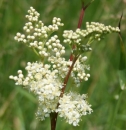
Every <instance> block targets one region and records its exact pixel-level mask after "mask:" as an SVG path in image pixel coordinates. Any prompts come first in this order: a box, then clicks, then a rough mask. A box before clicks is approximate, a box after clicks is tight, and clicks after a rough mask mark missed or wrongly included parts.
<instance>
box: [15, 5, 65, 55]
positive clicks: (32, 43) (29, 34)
mask: <svg viewBox="0 0 126 130" xmlns="http://www.w3.org/2000/svg"><path fill="white" fill-rule="evenodd" d="M39 16H40V14H39V13H38V12H37V11H36V10H35V9H34V8H33V7H30V10H28V15H26V18H27V19H28V22H27V23H26V24H25V26H24V27H23V29H24V31H25V33H26V35H24V34H21V33H19V32H18V33H17V34H16V36H15V37H14V39H15V40H17V41H18V42H22V43H25V44H27V45H28V46H29V47H32V48H35V49H37V50H38V51H39V53H40V54H41V53H44V52H45V53H44V56H46V55H48V54H47V52H46V49H45V48H43V47H44V45H45V43H46V41H47V39H48V37H49V36H50V35H51V33H53V32H54V31H57V30H58V29H59V26H63V23H61V19H60V18H56V17H54V18H53V20H52V25H49V26H44V23H43V22H42V21H41V20H39ZM52 40H54V38H52ZM54 41H55V40H54ZM46 44H48V43H46ZM49 48H50V49H51V45H50V46H49Z"/></svg>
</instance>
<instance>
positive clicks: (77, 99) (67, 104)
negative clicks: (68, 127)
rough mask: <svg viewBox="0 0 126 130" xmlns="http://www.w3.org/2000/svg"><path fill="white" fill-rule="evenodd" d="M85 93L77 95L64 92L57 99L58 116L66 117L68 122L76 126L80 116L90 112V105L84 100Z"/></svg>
mask: <svg viewBox="0 0 126 130" xmlns="http://www.w3.org/2000/svg"><path fill="white" fill-rule="evenodd" d="M86 98H87V97H86V95H84V94H83V95H79V94H77V93H73V92H70V93H68V94H64V95H63V97H62V98H60V100H59V103H60V105H59V108H58V110H57V112H59V116H60V117H63V118H64V119H66V121H67V122H68V123H69V124H73V126H77V125H78V123H79V122H80V119H81V116H83V115H87V114H90V113H91V112H92V109H91V108H90V107H91V106H90V105H89V104H88V103H87V102H86Z"/></svg>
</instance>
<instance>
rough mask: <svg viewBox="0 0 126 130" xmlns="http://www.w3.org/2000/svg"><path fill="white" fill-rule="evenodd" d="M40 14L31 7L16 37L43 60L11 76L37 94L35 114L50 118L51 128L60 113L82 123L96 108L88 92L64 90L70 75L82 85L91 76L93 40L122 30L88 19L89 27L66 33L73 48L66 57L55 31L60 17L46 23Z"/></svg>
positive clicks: (75, 82) (29, 64)
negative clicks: (24, 72)
mask: <svg viewBox="0 0 126 130" xmlns="http://www.w3.org/2000/svg"><path fill="white" fill-rule="evenodd" d="M39 16H40V14H39V13H38V12H37V11H36V10H35V9H34V8H33V7H30V9H29V10H28V15H26V18H27V19H28V22H27V23H26V24H25V26H24V27H23V29H24V31H25V34H21V33H19V32H18V33H17V34H16V36H15V37H14V39H15V40H16V41H18V42H21V43H23V44H25V45H27V46H28V47H30V48H31V49H32V50H33V51H34V52H35V54H37V55H38V56H39V57H40V60H41V61H36V62H33V63H31V62H28V63H27V66H26V68H25V69H26V71H27V75H26V76H24V75H23V73H22V71H21V70H18V76H12V75H11V76H10V79H13V80H14V81H15V83H16V85H23V86H25V88H27V89H28V90H30V91H32V92H33V93H34V94H35V95H37V99H38V111H37V112H36V116H37V117H38V118H39V119H40V120H44V119H45V118H46V117H49V116H50V118H51V129H52V130H54V129H55V127H56V120H57V115H59V116H60V117H62V118H64V119H65V120H66V121H67V122H68V123H69V124H72V125H73V126H77V125H79V122H80V120H81V117H82V116H83V115H87V114H90V113H91V112H92V111H93V110H92V109H91V105H89V104H88V102H87V101H86V98H87V95H86V94H82V95H80V94H78V93H76V92H73V91H69V92H65V88H66V86H67V82H68V79H69V77H71V78H72V80H73V82H74V85H75V86H76V87H79V86H80V84H81V81H82V80H84V81H87V80H88V78H89V77H90V74H89V70H90V66H89V65H87V64H86V60H87V56H85V53H86V52H87V51H91V50H92V48H91V43H92V42H93V41H100V40H101V39H103V38H104V36H105V35H106V34H109V33H112V32H117V33H118V32H119V31H120V30H119V28H118V27H111V26H105V25H104V24H100V23H97V22H91V23H89V22H87V23H86V29H85V30H82V29H80V28H78V29H76V30H75V31H72V30H65V31H64V32H63V38H64V41H63V43H64V44H68V45H69V47H70V51H71V56H70V59H69V60H66V58H65V57H64V54H65V50H66V49H65V46H64V44H63V43H61V42H60V40H59V39H58V36H57V35H53V32H55V31H58V30H59V27H60V26H63V25H64V24H63V23H62V22H61V19H60V18H56V17H54V18H53V20H52V25H49V26H46V25H44V23H43V22H42V21H41V20H39Z"/></svg>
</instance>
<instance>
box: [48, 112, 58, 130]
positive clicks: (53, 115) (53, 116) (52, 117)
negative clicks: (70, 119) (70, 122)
mask: <svg viewBox="0 0 126 130" xmlns="http://www.w3.org/2000/svg"><path fill="white" fill-rule="evenodd" d="M57 116H58V113H56V112H54V113H51V114H50V120H51V130H55V129H56V122H57Z"/></svg>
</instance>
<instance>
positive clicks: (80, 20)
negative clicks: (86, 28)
mask: <svg viewBox="0 0 126 130" xmlns="http://www.w3.org/2000/svg"><path fill="white" fill-rule="evenodd" d="M85 9H86V8H85V7H84V4H83V3H82V9H81V12H80V17H79V21H78V26H77V28H81V25H82V21H83V17H84V12H85ZM75 47H76V46H75V45H73V49H74V48H75ZM73 58H74V57H73V54H71V55H70V61H72V60H73Z"/></svg>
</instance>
